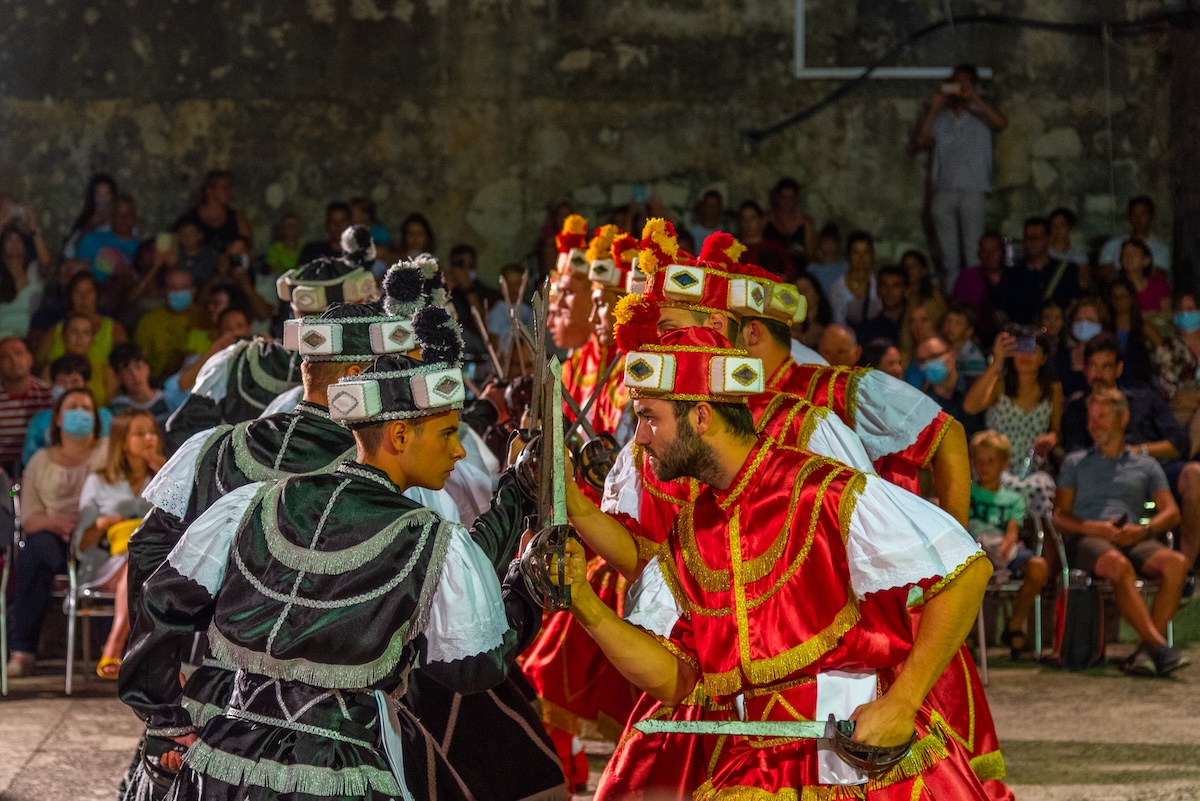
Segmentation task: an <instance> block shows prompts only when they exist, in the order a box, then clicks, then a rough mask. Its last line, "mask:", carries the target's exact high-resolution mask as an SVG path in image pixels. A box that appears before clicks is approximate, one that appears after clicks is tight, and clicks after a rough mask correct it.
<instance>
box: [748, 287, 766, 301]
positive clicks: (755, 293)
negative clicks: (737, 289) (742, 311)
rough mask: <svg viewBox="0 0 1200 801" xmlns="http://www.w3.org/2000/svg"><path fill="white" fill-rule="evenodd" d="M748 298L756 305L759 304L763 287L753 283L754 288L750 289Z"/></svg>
mask: <svg viewBox="0 0 1200 801" xmlns="http://www.w3.org/2000/svg"><path fill="white" fill-rule="evenodd" d="M750 298H751V299H752V300H753V301H754V304H755V305H756V306H761V305H762V303H763V288H762V287H761V286H759V285H758V284H755V285H754V288H753V289H751V290H750Z"/></svg>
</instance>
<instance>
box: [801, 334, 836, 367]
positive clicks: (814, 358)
mask: <svg viewBox="0 0 1200 801" xmlns="http://www.w3.org/2000/svg"><path fill="white" fill-rule="evenodd" d="M792 361H794V362H795V363H796V364H829V362H827V361H825V357H824V356H822V355H821V354H819V353H817V352H816V351H815V350H813V349H812V348H810V347H809V346H808V345H805V344H804V343H803V342H799V341H797V340H795V339H793V340H792Z"/></svg>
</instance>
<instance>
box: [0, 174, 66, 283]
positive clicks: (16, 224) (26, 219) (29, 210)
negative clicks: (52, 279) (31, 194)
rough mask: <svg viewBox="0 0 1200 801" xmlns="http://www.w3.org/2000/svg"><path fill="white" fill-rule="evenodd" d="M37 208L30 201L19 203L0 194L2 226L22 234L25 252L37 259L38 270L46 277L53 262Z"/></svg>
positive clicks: (0, 222)
mask: <svg viewBox="0 0 1200 801" xmlns="http://www.w3.org/2000/svg"><path fill="white" fill-rule="evenodd" d="M39 221H40V217H39V215H38V211H37V208H36V207H34V205H33V204H32V203H30V202H28V201H26V202H24V203H18V202H17V199H16V198H15V197H13V196H12V195H9V194H0V226H4V227H9V226H11V227H13V228H16V229H17V230H18V231H20V232H21V236H22V238H24V240H25V251H26V252H27V253H32V254H33V255H34V257H35V258H36V259H37V263H38V268H39V269H40V270H41V272H42V274H43V275H45V274H46V272H47V271H49V269H50V265H51V263H52V261H53V259H52V258H51V255H50V248H48V247H46V240H45V239H43V238H42V226H41V224H40V222H39Z"/></svg>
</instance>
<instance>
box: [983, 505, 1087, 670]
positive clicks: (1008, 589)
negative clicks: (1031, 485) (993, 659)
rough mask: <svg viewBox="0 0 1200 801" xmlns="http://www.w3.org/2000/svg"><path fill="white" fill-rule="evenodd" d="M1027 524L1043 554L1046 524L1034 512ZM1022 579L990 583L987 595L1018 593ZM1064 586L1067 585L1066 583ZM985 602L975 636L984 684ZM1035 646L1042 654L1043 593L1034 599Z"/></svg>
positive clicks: (986, 591) (1035, 651)
mask: <svg viewBox="0 0 1200 801" xmlns="http://www.w3.org/2000/svg"><path fill="white" fill-rule="evenodd" d="M1025 524H1026V525H1028V526H1029V528H1030V529H1032V531H1033V536H1034V544H1033V545H1034V547H1033V553H1034V555H1035V556H1041V555H1042V551H1043V550H1044V548H1045V543H1046V526H1045V524H1044V523H1043V521H1042V519H1041V518H1040V517H1039V516H1037V515H1035V514H1032V513H1029V514H1027V515H1026V516H1025ZM1021 583H1022V582H1020V581H1013V580H1012V579H1011V578H1010V579H1009V580H1008V581H1006V582H1004V583H996V584H993V583H990V582H989V583H988V586H987V589H986V590H985V595H988V596H999V597H1001V598H1008V597H1011V596H1013V595H1016V594H1017V593H1018V592H1020V591H1021ZM1063 586H1066V585H1065V584H1064V585H1063ZM983 607H984V604H982V603H981V604H980V605H979V612H978V614H977V615H976V617H975V638H976V640H978V646H977V648H978V651H979V678H980V680H981V681H983V686H985V687H986V686H987V684H988V663H987V632H986V627H985V625H984V616H983ZM1033 647H1034V653H1036V654H1038V656H1039V657H1040V656H1041V653H1042V595H1041V593H1038V596H1037V597H1036V598H1034V599H1033Z"/></svg>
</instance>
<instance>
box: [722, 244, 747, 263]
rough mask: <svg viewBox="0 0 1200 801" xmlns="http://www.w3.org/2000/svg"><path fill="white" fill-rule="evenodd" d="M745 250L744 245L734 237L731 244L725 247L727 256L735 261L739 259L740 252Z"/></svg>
mask: <svg viewBox="0 0 1200 801" xmlns="http://www.w3.org/2000/svg"><path fill="white" fill-rule="evenodd" d="M745 252H746V246H745V245H743V244H742V243H741V242H739V241H737V240H736V239H735V240H733V244H732V245H730V246H729V247H728V249H726V251H725V254H726V255H727V256H729V258H731V259H733V260H734V261H737V260H738V259H740V258H741V257H742V254H743V253H745Z"/></svg>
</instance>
